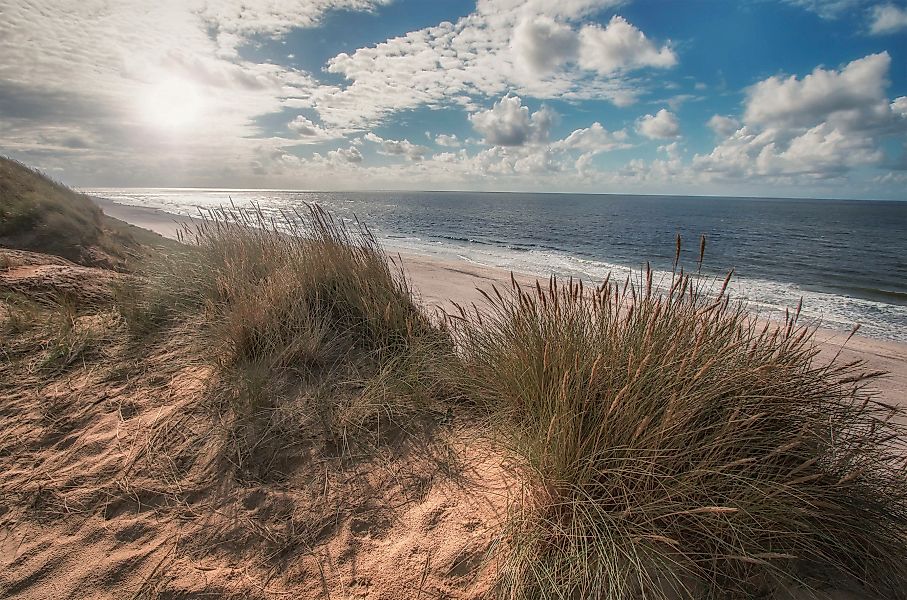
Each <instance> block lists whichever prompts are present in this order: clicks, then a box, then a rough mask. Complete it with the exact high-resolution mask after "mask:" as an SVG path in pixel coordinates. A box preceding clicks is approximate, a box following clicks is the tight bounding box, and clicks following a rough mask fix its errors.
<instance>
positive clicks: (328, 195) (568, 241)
mask: <svg viewBox="0 0 907 600" xmlns="http://www.w3.org/2000/svg"><path fill="white" fill-rule="evenodd" d="M85 191H86V193H89V194H91V195H94V196H98V197H101V198H105V199H108V200H112V201H114V202H117V203H121V204H128V205H135V206H146V207H153V208H157V209H161V210H164V211H167V212H171V213H175V214H181V215H191V216H197V215H198V214H199V211H200V210H202V211H204V210H206V209H210V208H214V207H218V206H223V205H231V204H232V205H234V206H236V207H252V206H258V207H259V208H260V209H261V210H262V211H264V212H265V213H268V214H275V215H276V214H279V213H280V212H281V211H288V210H292V209H293V208H296V209H299V208H304V205H305V204H306V203H315V204H318V205H321V206H322V207H323V208H325V209H326V210H328V211H329V212H331V213H333V214H334V215H335V216H336V217H337V218H340V219H348V220H350V221H352V220H356V219H358V220H359V221H360V222H362V223H364V224H366V225H367V226H368V227H369V228H370V229H371V230H372V232H373V233H374V234H375V236H376V237H377V238H378V240H379V241H380V242H381V243H382V244H383V245H384V246H385V247H386V248H387V249H388V250H389V251H391V252H397V251H401V252H412V253H418V254H424V255H429V256H435V257H438V258H442V259H460V260H465V261H469V262H471V263H474V264H477V265H483V266H488V267H498V268H504V269H508V270H512V271H517V272H524V273H529V274H533V275H538V276H542V277H548V276H549V275H551V274H555V275H558V276H561V277H565V278H566V277H574V278H581V279H583V280H584V281H586V282H587V283H593V282H600V281H601V280H603V279H604V278H605V277H606V276H607V275H608V273H611V277H612V279H614V278H617V279H619V280H623V279H624V278H625V277H627V276H628V275H630V276H634V273H635V274H636V275H638V273H639V272H640V270H641V269H644V268H645V265H646V263H647V262H648V263H649V264H650V265H651V266H652V268H653V269H654V270H655V272H656V280H662V281H664V280H665V279H666V278H669V274H670V271H671V270H672V263H673V260H674V255H675V240H676V236H677V235H678V234H679V235H680V236H681V239H682V251H681V264H682V265H684V266H685V267H686V268H687V269H688V270H690V269H692V270H698V265H697V262H698V258H699V243H700V237H701V236H703V235H704V236H705V238H706V250H705V260H704V262H703V264H702V267H701V273H702V276H703V277H706V278H709V279H714V280H716V281H718V284H720V282H721V281H723V279H724V277H725V275H726V274H727V273H728V272H729V271H731V270H733V272H734V276H733V278H732V283H731V287H730V289H731V291H732V294H733V296H734V297H736V298H739V299H742V300H744V301H746V302H747V304H748V306H749V307H750V309H751V310H752V311H753V312H755V313H758V314H759V315H760V316H762V317H778V316H780V315H783V314H784V311H785V310H795V308H796V306H797V305H798V303H800V302H801V301H802V307H803V308H802V312H801V315H802V317H801V318H802V319H805V320H807V321H808V322H809V323H811V324H814V325H817V326H821V327H823V328H827V329H833V330H840V331H850V330H851V329H852V328H853V327H854V326H855V325H857V324H859V326H860V334H861V335H866V336H869V337H875V338H879V339H888V340H894V341H899V342H907V202H881V201H879V202H877V201H862V200H861V201H850V200H803V199H776V198H732V197H699V196H697V197H690V196H637V195H598V194H596V195H581V194H534V193H533V194H527V193H482V192H348V193H347V192H344V193H337V192H299V191H272V190H203V189H98V190H85Z"/></svg>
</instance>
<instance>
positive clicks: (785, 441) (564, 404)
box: [450, 271, 907, 599]
mask: <svg viewBox="0 0 907 600" xmlns="http://www.w3.org/2000/svg"><path fill="white" fill-rule="evenodd" d="M652 277H653V276H652V272H651V271H649V272H648V273H647V276H646V277H645V279H644V280H639V281H633V280H630V279H628V280H627V281H626V282H624V283H623V284H622V285H618V284H616V283H613V282H610V281H606V282H605V283H604V284H603V285H602V286H600V287H598V288H596V289H593V290H588V289H585V288H584V287H583V284H582V283H581V282H573V281H569V282H567V283H566V284H564V283H559V282H558V281H557V280H555V279H551V280H550V281H549V284H548V286H547V288H543V287H542V286H540V285H538V284H537V287H536V288H535V289H530V290H526V289H522V288H520V286H519V285H517V284H516V282H514V283H513V289H512V290H511V291H510V292H509V293H507V294H502V293H500V292H499V291H498V290H495V293H494V294H491V295H489V296H488V297H487V304H486V305H485V306H484V307H480V310H479V311H478V312H470V311H466V310H461V312H460V314H459V315H456V316H453V317H451V318H450V323H451V328H452V330H453V331H454V334H455V339H456V342H457V344H458V346H459V348H460V351H461V353H462V357H463V361H464V369H463V371H462V373H463V375H462V377H461V387H463V388H464V389H466V390H468V395H469V396H470V397H471V398H473V399H475V401H476V402H477V403H478V405H479V406H480V407H484V409H485V411H486V412H487V413H488V414H490V415H492V417H493V418H494V419H495V420H496V424H497V427H498V429H499V430H500V431H502V432H503V433H504V435H505V436H506V437H507V438H508V439H509V440H510V445H511V447H512V449H513V450H514V451H515V453H516V454H517V455H518V456H520V457H521V458H522V459H523V460H524V461H525V464H526V472H525V477H526V490H527V491H526V499H525V502H524V504H523V506H522V507H520V509H519V510H518V511H516V512H515V514H514V515H513V518H512V519H511V523H510V525H509V528H508V531H507V533H506V536H505V539H504V541H503V543H502V545H501V549H500V559H501V570H500V581H499V590H498V591H499V594H500V597H502V598H527V599H528V598H545V599H547V598H564V599H566V598H571V599H572V598H609V599H621V598H706V597H755V596H758V595H759V594H760V593H764V592H765V591H766V590H770V589H771V588H772V587H773V586H775V585H786V586H797V585H801V586H806V587H823V586H825V585H832V586H836V585H845V586H846V585H847V584H848V582H850V583H851V584H852V583H853V582H858V583H859V584H860V585H861V586H862V588H863V591H866V592H869V593H872V594H876V595H878V596H879V597H885V598H894V597H904V596H905V592H904V590H905V589H907V588H905V587H904V584H905V574H904V569H903V560H904V557H905V556H907V476H905V475H907V471H905V467H904V459H905V456H907V452H905V451H907V447H905V437H904V430H903V428H902V427H901V426H899V425H896V424H895V423H894V422H893V421H892V420H891V417H892V416H893V414H894V410H893V409H892V408H891V407H888V406H885V405H883V404H881V403H879V402H876V401H875V400H873V398H872V396H871V394H870V393H869V392H868V391H867V390H866V389H865V384H866V383H867V382H869V381H870V380H871V379H872V378H873V377H875V376H876V375H877V374H873V373H865V372H864V370H863V366H862V364H860V363H852V364H837V365H823V364H821V363H819V362H817V361H816V360H815V357H816V354H817V350H816V349H815V347H814V345H813V344H812V343H811V336H812V331H811V330H810V329H809V328H807V327H803V326H799V325H798V324H797V315H796V314H795V315H792V316H790V318H789V320H788V321H787V322H786V323H783V324H778V325H760V324H759V323H758V322H757V321H756V320H755V319H754V318H753V317H752V316H750V315H749V314H748V313H747V311H746V309H745V307H744V306H742V305H740V304H737V303H734V302H731V301H730V300H729V298H728V296H727V295H726V294H725V287H726V285H727V281H725V286H722V287H720V288H717V286H715V285H714V282H712V283H710V284H709V283H701V282H700V281H701V280H700V279H698V278H697V277H691V276H690V275H688V274H684V273H683V272H682V271H680V272H676V273H675V274H674V276H673V278H672V280H671V281H670V282H668V288H667V291H666V292H663V293H659V292H658V291H657V289H656V288H657V286H656V285H655V284H654V283H653V281H652ZM729 277H730V276H729Z"/></svg>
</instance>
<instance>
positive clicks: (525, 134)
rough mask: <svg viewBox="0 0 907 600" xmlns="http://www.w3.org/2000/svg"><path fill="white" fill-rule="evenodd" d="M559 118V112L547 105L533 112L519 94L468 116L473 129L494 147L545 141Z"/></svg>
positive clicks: (504, 98) (507, 97) (505, 97)
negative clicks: (524, 103)
mask: <svg viewBox="0 0 907 600" xmlns="http://www.w3.org/2000/svg"><path fill="white" fill-rule="evenodd" d="M556 118H557V115H556V113H555V112H554V111H553V110H551V109H549V108H547V107H544V106H543V107H542V108H540V109H539V110H537V111H536V112H534V113H531V114H530V112H529V107H527V106H523V103H522V100H520V97H519V96H504V97H503V98H501V99H500V100H499V101H498V102H495V103H494V106H493V107H492V108H490V109H488V110H485V111H481V112H477V113H474V114H472V115H470V116H469V120H470V122H471V123H472V126H473V128H474V129H475V130H476V131H477V132H478V133H480V134H482V135H483V136H484V137H485V143H486V144H489V145H492V146H522V145H524V144H529V143H539V142H545V141H547V139H548V135H549V133H550V130H551V126H552V125H553V124H554V121H555V120H556Z"/></svg>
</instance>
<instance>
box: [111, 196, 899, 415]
mask: <svg viewBox="0 0 907 600" xmlns="http://www.w3.org/2000/svg"><path fill="white" fill-rule="evenodd" d="M95 200H96V201H97V202H98V203H99V204H100V205H101V208H102V209H103V210H104V212H105V213H106V214H108V215H110V216H111V217H114V218H116V219H120V220H122V221H126V222H127V223H130V224H132V225H135V226H137V227H142V228H145V229H149V230H151V231H154V232H157V233H159V234H161V235H163V236H166V237H170V238H176V234H177V231H178V230H180V229H181V228H182V227H184V226H186V225H192V224H193V223H194V222H195V221H196V220H195V219H193V218H190V217H185V216H180V215H174V214H171V213H167V212H164V211H161V210H157V209H154V208H146V207H138V206H126V205H122V204H117V203H114V202H110V201H107V200H103V199H98V198H95ZM400 257H401V258H402V260H403V265H404V267H405V269H406V273H407V275H408V276H409V277H410V279H411V280H412V282H413V284H414V287H415V288H416V290H417V291H418V293H419V295H420V298H421V300H422V302H423V303H424V304H425V305H426V306H429V307H438V308H446V309H452V308H453V306H452V304H451V301H454V302H457V303H459V304H467V305H468V304H470V303H473V302H481V301H482V294H481V293H480V291H479V290H490V289H491V286H492V285H497V286H498V287H499V288H500V287H502V286H503V287H504V288H506V287H509V285H510V273H509V272H507V271H505V270H502V269H495V268H492V267H485V266H482V265H477V264H474V263H470V262H467V261H453V260H443V259H438V258H435V257H429V256H422V255H417V254H411V253H406V254H400ZM515 276H516V278H517V280H518V281H520V282H521V283H532V282H533V281H535V279H536V278H535V277H533V276H531V275H526V274H515ZM847 337H848V334H847V333H844V332H840V331H832V330H828V329H819V330H818V331H817V332H816V334H815V338H814V339H815V340H816V342H817V343H818V344H819V349H820V353H819V359H820V360H826V361H830V360H831V359H833V358H834V357H835V356H836V355H837V354H838V353H839V352H840V357H839V358H840V360H842V361H847V362H849V361H854V360H863V361H865V363H866V368H867V370H868V371H885V372H886V373H887V375H886V376H885V377H884V378H882V379H879V380H877V383H876V384H874V388H875V389H876V390H877V391H878V393H879V397H880V398H881V399H882V400H884V401H886V402H890V403H893V404H904V403H905V399H907V344H901V343H898V342H893V341H888V340H879V339H873V338H869V337H865V336H861V335H855V336H853V337H852V338H851V339H850V340H849V341H847ZM845 341H847V344H846V345H844V342H845Z"/></svg>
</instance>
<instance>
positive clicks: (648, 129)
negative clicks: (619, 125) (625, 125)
mask: <svg viewBox="0 0 907 600" xmlns="http://www.w3.org/2000/svg"><path fill="white" fill-rule="evenodd" d="M636 130H637V131H638V132H639V133H640V134H642V135H644V136H646V137H647V138H650V139H654V140H663V139H670V138H676V137H679V136H680V121H678V120H677V115H675V114H674V113H672V112H670V111H668V110H667V109H664V108H662V109H661V110H659V111H658V112H657V113H655V114H654V115H645V116H644V117H642V118H641V119H640V120H639V123H638V124H637V126H636Z"/></svg>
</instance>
